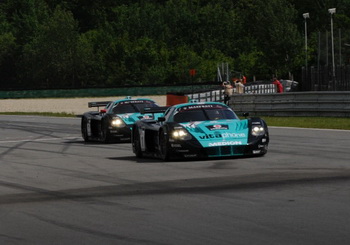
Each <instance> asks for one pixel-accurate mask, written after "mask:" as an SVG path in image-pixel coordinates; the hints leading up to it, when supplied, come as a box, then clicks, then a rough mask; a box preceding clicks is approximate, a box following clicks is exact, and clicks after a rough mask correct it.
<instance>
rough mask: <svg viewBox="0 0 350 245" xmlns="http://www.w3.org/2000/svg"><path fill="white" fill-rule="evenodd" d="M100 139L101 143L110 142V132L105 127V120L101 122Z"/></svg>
mask: <svg viewBox="0 0 350 245" xmlns="http://www.w3.org/2000/svg"><path fill="white" fill-rule="evenodd" d="M101 141H102V142H103V143H109V142H111V136H110V132H109V130H108V127H107V123H106V122H105V121H102V122H101Z"/></svg>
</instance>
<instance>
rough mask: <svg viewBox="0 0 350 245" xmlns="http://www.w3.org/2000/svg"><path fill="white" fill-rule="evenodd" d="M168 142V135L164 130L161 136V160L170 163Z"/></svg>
mask: <svg viewBox="0 0 350 245" xmlns="http://www.w3.org/2000/svg"><path fill="white" fill-rule="evenodd" d="M168 142H169V139H168V135H167V134H166V133H165V132H164V131H163V130H162V131H161V133H160V136H159V145H160V158H161V159H162V160H163V161H168V160H169V159H170V153H169V144H168Z"/></svg>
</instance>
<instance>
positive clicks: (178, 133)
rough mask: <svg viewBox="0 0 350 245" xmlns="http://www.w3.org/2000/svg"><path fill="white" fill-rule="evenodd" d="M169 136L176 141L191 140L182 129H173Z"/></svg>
mask: <svg viewBox="0 0 350 245" xmlns="http://www.w3.org/2000/svg"><path fill="white" fill-rule="evenodd" d="M171 136H172V138H173V139H178V140H189V139H191V138H192V137H191V135H190V134H189V133H188V132H187V131H186V130H185V129H183V128H181V129H175V130H174V131H173V132H172V133H171Z"/></svg>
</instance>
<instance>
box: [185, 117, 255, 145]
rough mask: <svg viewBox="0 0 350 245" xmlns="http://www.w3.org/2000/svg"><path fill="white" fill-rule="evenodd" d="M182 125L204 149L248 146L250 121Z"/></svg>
mask: <svg viewBox="0 0 350 245" xmlns="http://www.w3.org/2000/svg"><path fill="white" fill-rule="evenodd" d="M181 125H182V126H183V127H184V128H185V129H186V130H187V131H188V132H189V133H190V134H191V135H192V136H193V137H194V138H196V139H197V140H198V141H199V142H200V144H201V145H202V147H215V146H234V145H247V143H248V135H249V132H248V120H242V121H240V120H234V121H233V120H220V121H203V122H188V123H181Z"/></svg>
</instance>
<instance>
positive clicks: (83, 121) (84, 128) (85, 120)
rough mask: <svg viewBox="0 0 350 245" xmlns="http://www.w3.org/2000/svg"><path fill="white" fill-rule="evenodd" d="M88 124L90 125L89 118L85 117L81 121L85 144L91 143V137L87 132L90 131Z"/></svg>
mask: <svg viewBox="0 0 350 245" xmlns="http://www.w3.org/2000/svg"><path fill="white" fill-rule="evenodd" d="M87 123H88V120H87V118H86V117H83V118H82V119H81V135H82V137H83V139H84V141H85V142H88V141H89V135H88V132H87V130H88V128H87V127H88V126H87Z"/></svg>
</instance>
